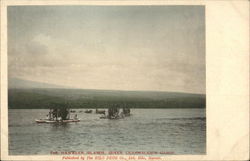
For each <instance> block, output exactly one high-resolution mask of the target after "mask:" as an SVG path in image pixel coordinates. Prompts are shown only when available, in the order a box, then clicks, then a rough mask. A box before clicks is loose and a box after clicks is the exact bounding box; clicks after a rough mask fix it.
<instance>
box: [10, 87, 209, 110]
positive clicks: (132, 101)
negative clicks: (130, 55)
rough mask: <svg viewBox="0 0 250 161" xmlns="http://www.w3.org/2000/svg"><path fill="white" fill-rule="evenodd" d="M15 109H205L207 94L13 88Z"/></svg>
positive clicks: (11, 94)
mask: <svg viewBox="0 0 250 161" xmlns="http://www.w3.org/2000/svg"><path fill="white" fill-rule="evenodd" d="M8 106H9V108H12V109H43V108H87V109H90V108H109V107H119V108H124V107H127V108H205V106H206V96H205V95H203V94H189V93H175V92H154V91H112V90H84V89H56V88H50V89H42V88H33V89H15V88H13V89H9V90H8Z"/></svg>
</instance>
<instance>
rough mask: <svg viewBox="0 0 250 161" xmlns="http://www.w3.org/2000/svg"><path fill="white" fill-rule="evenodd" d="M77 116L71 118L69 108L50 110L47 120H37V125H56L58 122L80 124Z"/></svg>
mask: <svg viewBox="0 0 250 161" xmlns="http://www.w3.org/2000/svg"><path fill="white" fill-rule="evenodd" d="M79 121H80V119H78V117H77V114H75V115H74V117H73V118H71V115H70V111H69V109H68V108H54V109H50V111H49V114H48V115H47V118H46V119H39V120H36V122H37V123H56V122H62V123H64V122H79Z"/></svg>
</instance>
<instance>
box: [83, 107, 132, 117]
mask: <svg viewBox="0 0 250 161" xmlns="http://www.w3.org/2000/svg"><path fill="white" fill-rule="evenodd" d="M92 112H93V111H92V110H86V111H85V113H92ZM95 113H96V114H102V116H101V117H100V118H101V119H120V118H124V117H126V116H130V109H129V108H122V109H121V110H120V109H119V108H114V107H113V108H108V111H107V114H106V111H105V110H98V109H96V111H95Z"/></svg>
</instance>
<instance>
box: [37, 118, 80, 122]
mask: <svg viewBox="0 0 250 161" xmlns="http://www.w3.org/2000/svg"><path fill="white" fill-rule="evenodd" d="M35 121H36V123H69V122H80V120H79V119H77V120H73V119H72V120H60V121H59V120H57V121H56V120H41V119H40V120H35Z"/></svg>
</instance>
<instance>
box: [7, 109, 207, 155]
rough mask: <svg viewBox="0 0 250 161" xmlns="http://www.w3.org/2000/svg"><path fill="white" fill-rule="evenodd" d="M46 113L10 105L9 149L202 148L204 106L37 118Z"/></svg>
mask: <svg viewBox="0 0 250 161" xmlns="http://www.w3.org/2000/svg"><path fill="white" fill-rule="evenodd" d="M76 111H79V109H76ZM83 111H84V110H83ZM47 113H48V110H44V109H39V110H37V109H36V110H35V109H34V110H27V109H22V110H14V109H11V110H9V154H10V155H34V154H40V155H43V154H44V155H49V154H50V152H51V151H59V152H62V151H81V152H82V151H83V152H87V151H105V152H106V151H123V152H126V151H129V152H131V151H144V152H147V151H156V152H173V153H174V154H205V153H206V119H205V109H132V110H131V113H132V116H130V117H126V118H125V119H119V120H108V119H99V117H100V115H98V114H86V113H83V112H82V113H77V114H78V117H79V118H80V119H81V122H78V123H68V124H64V125H57V124H37V123H35V121H34V120H35V119H39V118H45V116H46V115H47Z"/></svg>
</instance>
